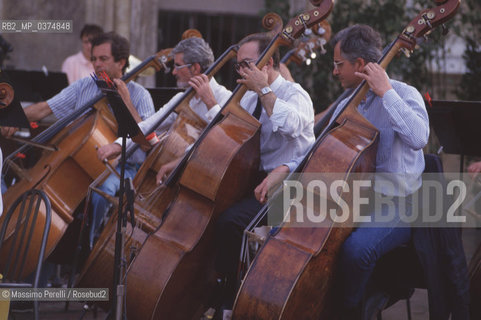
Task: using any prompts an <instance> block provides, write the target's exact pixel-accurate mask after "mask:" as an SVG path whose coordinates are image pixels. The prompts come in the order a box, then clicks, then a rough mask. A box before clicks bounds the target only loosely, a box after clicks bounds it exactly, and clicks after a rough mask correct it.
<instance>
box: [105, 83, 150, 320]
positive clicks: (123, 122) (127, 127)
mask: <svg viewBox="0 0 481 320" xmlns="http://www.w3.org/2000/svg"><path fill="white" fill-rule="evenodd" d="M97 85H98V86H99V88H101V90H102V92H103V93H104V94H105V96H106V97H107V100H108V102H109V105H110V107H111V109H112V111H113V113H114V116H115V118H116V120H117V125H118V134H117V136H118V137H122V151H121V156H120V188H119V207H118V217H117V231H116V235H115V256H114V278H113V287H112V289H113V294H112V300H113V301H112V305H111V308H110V314H114V313H115V319H119V320H120V319H122V310H123V300H124V299H123V298H124V296H125V286H124V285H123V283H122V281H123V280H122V277H123V273H124V272H123V271H124V270H123V267H124V265H123V261H122V257H123V255H124V237H125V229H126V227H127V226H126V221H127V220H126V217H125V214H124V211H123V209H124V208H123V207H124V193H125V164H126V161H127V159H126V144H127V136H130V137H131V138H132V140H133V141H134V142H136V143H138V144H143V145H147V146H148V145H149V143H148V142H147V140H146V139H145V136H144V135H143V133H142V131H141V130H140V128H139V126H138V125H137V123H136V122H135V120H134V118H133V117H132V115H131V114H130V111H129V109H128V108H127V106H126V105H125V104H124V102H123V101H122V98H121V97H120V96H119V94H118V93H117V91H116V90H112V89H111V88H108V87H107V86H106V85H105V83H103V82H99V81H97ZM131 214H133V212H131Z"/></svg>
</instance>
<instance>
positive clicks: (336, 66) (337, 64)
mask: <svg viewBox="0 0 481 320" xmlns="http://www.w3.org/2000/svg"><path fill="white" fill-rule="evenodd" d="M345 61H346V60H341V61H334V62H333V64H334V70H337V71H339V66H342V64H343V63H344V62H345Z"/></svg>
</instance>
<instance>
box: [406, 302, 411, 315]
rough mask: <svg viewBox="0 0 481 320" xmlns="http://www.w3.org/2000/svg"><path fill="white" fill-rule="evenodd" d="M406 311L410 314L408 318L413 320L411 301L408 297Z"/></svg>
mask: <svg viewBox="0 0 481 320" xmlns="http://www.w3.org/2000/svg"><path fill="white" fill-rule="evenodd" d="M406 311H407V314H408V320H411V301H410V300H409V298H407V299H406Z"/></svg>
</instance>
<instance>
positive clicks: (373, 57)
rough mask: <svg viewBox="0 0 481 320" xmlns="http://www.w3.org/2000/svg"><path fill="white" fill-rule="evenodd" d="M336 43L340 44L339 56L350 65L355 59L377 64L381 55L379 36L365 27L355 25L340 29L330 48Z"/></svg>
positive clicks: (368, 27)
mask: <svg viewBox="0 0 481 320" xmlns="http://www.w3.org/2000/svg"><path fill="white" fill-rule="evenodd" d="M337 43H340V49H341V54H342V55H343V56H344V57H345V58H346V59H348V60H349V61H350V62H351V63H354V61H356V59H357V58H363V59H364V61H366V62H377V61H378V60H379V59H380V58H381V55H382V47H381V46H382V41H381V36H380V35H379V32H377V31H376V30H374V29H373V28H371V27H370V26H367V25H363V24H355V25H353V26H351V27H347V28H345V29H342V30H341V31H339V32H338V33H337V34H336V35H335V36H334V38H332V40H331V44H332V47H335V46H336V44H337Z"/></svg>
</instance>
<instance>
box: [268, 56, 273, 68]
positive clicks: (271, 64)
mask: <svg viewBox="0 0 481 320" xmlns="http://www.w3.org/2000/svg"><path fill="white" fill-rule="evenodd" d="M266 66H268V67H269V68H274V58H272V57H270V58H269V60H268V61H267V63H266Z"/></svg>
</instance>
